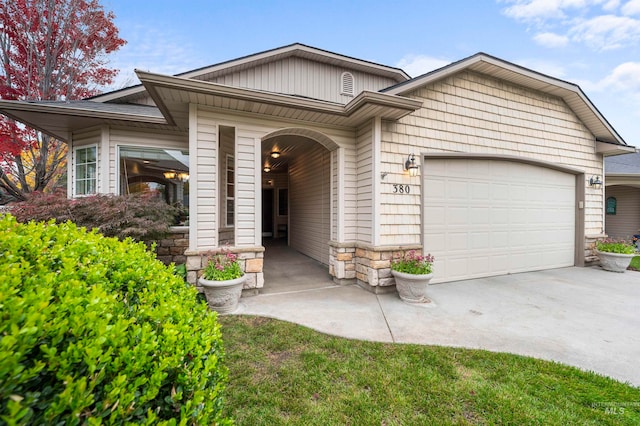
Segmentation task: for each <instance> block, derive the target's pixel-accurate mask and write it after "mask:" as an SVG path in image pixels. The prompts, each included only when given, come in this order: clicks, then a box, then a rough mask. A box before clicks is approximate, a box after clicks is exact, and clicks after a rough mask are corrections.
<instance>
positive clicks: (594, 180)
mask: <svg viewBox="0 0 640 426" xmlns="http://www.w3.org/2000/svg"><path fill="white" fill-rule="evenodd" d="M589 186H593V187H594V188H595V189H600V188H602V179H600V176H591V179H589Z"/></svg>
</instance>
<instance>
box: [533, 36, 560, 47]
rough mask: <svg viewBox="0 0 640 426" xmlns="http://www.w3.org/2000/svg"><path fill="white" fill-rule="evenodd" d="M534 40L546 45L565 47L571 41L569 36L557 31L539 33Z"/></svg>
mask: <svg viewBox="0 0 640 426" xmlns="http://www.w3.org/2000/svg"><path fill="white" fill-rule="evenodd" d="M533 40H534V41H535V42H536V43H538V44H539V45H541V46H544V47H564V46H566V45H567V44H568V43H569V38H568V37H567V36H563V35H559V34H555V33H538V34H536V35H535V36H534V37H533Z"/></svg>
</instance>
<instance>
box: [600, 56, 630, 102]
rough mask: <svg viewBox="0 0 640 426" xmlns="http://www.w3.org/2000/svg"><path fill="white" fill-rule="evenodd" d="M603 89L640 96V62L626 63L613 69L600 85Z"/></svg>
mask: <svg viewBox="0 0 640 426" xmlns="http://www.w3.org/2000/svg"><path fill="white" fill-rule="evenodd" d="M599 86H600V87H602V88H603V89H612V90H616V91H620V92H637V93H638V94H640V62H625V63H623V64H620V65H618V66H617V67H615V68H614V69H613V71H612V72H611V74H609V75H608V76H607V77H605V78H604V79H603V80H602V81H601V82H600V84H599Z"/></svg>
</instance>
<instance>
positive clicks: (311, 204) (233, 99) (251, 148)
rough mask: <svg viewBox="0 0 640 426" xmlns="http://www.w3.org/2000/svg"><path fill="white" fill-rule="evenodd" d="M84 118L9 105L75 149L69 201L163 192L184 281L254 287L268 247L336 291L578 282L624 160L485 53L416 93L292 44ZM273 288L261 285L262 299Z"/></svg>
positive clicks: (144, 91) (573, 89)
mask: <svg viewBox="0 0 640 426" xmlns="http://www.w3.org/2000/svg"><path fill="white" fill-rule="evenodd" d="M136 73H137V76H138V78H139V79H140V81H141V83H142V85H140V86H135V87H131V88H126V89H122V90H118V91H115V92H111V93H106V94H104V95H100V96H96V97H94V98H92V99H88V100H84V101H78V102H11V101H1V102H0V111H1V112H2V113H4V114H6V115H8V116H10V117H13V118H15V119H17V120H19V121H21V122H23V123H26V124H29V125H31V126H33V127H36V128H38V129H40V130H42V131H44V132H46V133H48V134H50V135H52V136H55V137H57V138H60V139H62V140H65V141H67V142H68V143H69V145H70V148H71V149H70V150H69V159H68V160H69V164H70V167H69V179H68V182H69V187H68V190H69V194H70V195H71V196H74V197H75V196H83V195H86V194H91V193H95V192H98V193H120V194H124V193H127V192H129V191H140V190H149V189H156V190H158V191H160V192H161V193H162V194H163V196H164V197H165V199H166V200H167V201H168V202H176V201H178V202H183V203H184V204H185V205H188V207H189V212H190V215H189V248H188V251H187V256H188V258H187V266H188V270H189V280H190V281H191V282H195V277H196V270H198V269H200V268H201V267H202V262H203V257H204V256H205V254H206V252H207V251H210V250H216V249H219V248H220V247H221V246H223V245H225V244H228V245H229V247H230V249H231V250H232V251H235V252H238V253H240V254H241V258H242V259H244V268H245V270H246V271H247V273H248V275H249V277H250V279H249V280H248V282H247V284H246V288H247V289H249V288H251V289H257V288H260V287H262V286H263V285H264V279H263V274H262V268H263V252H264V245H263V236H264V237H269V236H275V237H279V236H286V238H287V239H288V244H289V245H290V246H291V247H292V248H294V249H296V250H298V251H300V252H301V253H303V254H305V255H307V256H310V257H312V258H314V259H316V260H318V261H319V262H321V263H323V264H324V265H326V267H327V271H328V272H329V273H330V274H331V276H333V277H334V279H335V280H336V281H337V282H341V283H343V282H354V281H357V282H358V283H359V284H360V285H362V286H363V287H365V288H368V289H370V290H372V291H382V290H384V289H385V287H387V288H388V286H390V285H393V284H394V282H393V278H391V277H390V273H389V259H390V258H391V257H392V256H397V255H398V254H399V252H400V251H403V250H411V249H415V250H418V251H423V252H425V253H426V252H429V253H432V254H433V255H435V258H436V262H435V277H434V279H433V282H446V281H454V280H461V279H467V278H477V277H484V276H492V275H500V274H510V273H515V272H523V271H531V270H541V269H548V268H557V267H565V266H573V265H579V266H581V265H584V264H585V261H589V260H591V259H592V255H593V254H592V245H593V241H594V240H595V238H598V237H601V236H602V235H603V227H604V219H603V216H604V213H603V202H604V194H603V190H602V188H597V187H595V186H592V185H590V181H591V179H592V178H593V177H596V176H597V177H598V178H601V177H602V175H603V156H605V155H614V154H620V153H623V152H631V151H633V149H632V148H631V147H629V146H627V145H626V143H625V142H624V141H623V139H622V138H621V137H620V136H619V135H618V134H617V133H616V131H615V130H614V129H613V128H612V127H611V125H610V124H609V123H608V122H607V120H606V119H605V118H604V117H603V116H602V115H601V114H600V112H599V111H598V110H597V109H596V108H595V106H594V105H593V104H592V103H591V101H590V100H589V99H588V98H587V97H586V96H585V94H584V93H583V92H582V90H581V89H580V88H579V87H578V86H576V85H574V84H572V83H568V82H565V81H562V80H558V79H555V78H552V77H549V76H546V75H543V74H540V73H537V72H535V71H532V70H529V69H526V68H522V67H519V66H517V65H514V64H512V63H509V62H506V61H503V60H501V59H498V58H495V57H492V56H489V55H487V54H484V53H479V54H476V55H474V56H471V57H469V58H466V59H463V60H461V61H459V62H456V63H453V64H451V65H449V66H446V67H444V68H441V69H438V70H436V71H433V72H430V73H428V74H425V75H422V76H419V77H416V78H413V79H410V77H409V76H408V75H407V74H406V73H405V72H403V71H402V70H400V69H397V68H393V67H389V66H385V65H380V64H376V63H372V62H368V61H364V60H360V59H356V58H351V57H347V56H343V55H339V54H336V53H332V52H328V51H325V50H321V49H317V48H313V47H309V46H305V45H302V44H292V45H289V46H285V47H281V48H278V49H274V50H270V51H266V52H262V53H258V54H255V55H250V56H245V57H242V58H239V59H234V60H231V61H228V62H224V63H221V64H217V65H213V66H210V67H205V68H201V69H197V70H194V71H190V72H187V73H183V74H179V75H177V76H168V75H161V74H155V73H151V72H146V71H136ZM267 284H268V283H267Z"/></svg>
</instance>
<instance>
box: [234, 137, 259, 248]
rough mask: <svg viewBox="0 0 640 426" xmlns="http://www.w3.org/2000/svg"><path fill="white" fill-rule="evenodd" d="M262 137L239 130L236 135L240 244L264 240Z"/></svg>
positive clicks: (237, 240) (236, 242) (237, 221)
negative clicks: (262, 215) (262, 217)
mask: <svg viewBox="0 0 640 426" xmlns="http://www.w3.org/2000/svg"><path fill="white" fill-rule="evenodd" d="M261 145H262V144H261V139H260V138H259V137H256V135H254V134H248V133H247V132H242V131H241V130H238V135H237V137H236V186H235V191H236V193H235V201H236V218H235V232H236V235H235V245H236V247H255V246H259V245H261V243H262V221H261V211H262V182H261V177H262V174H261V172H262V164H261V158H260V150H261Z"/></svg>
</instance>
